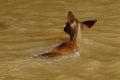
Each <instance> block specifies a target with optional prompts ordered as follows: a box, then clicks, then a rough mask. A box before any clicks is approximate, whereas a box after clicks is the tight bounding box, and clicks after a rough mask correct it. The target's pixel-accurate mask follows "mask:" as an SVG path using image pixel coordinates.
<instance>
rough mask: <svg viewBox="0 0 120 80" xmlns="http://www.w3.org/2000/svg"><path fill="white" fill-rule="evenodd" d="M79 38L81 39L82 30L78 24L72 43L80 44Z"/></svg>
mask: <svg viewBox="0 0 120 80" xmlns="http://www.w3.org/2000/svg"><path fill="white" fill-rule="evenodd" d="M79 38H81V28H80V23H79V22H78V23H77V26H75V33H74V36H73V39H72V40H71V42H72V43H73V44H75V45H77V44H78V43H79Z"/></svg>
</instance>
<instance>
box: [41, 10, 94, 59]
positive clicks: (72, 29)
mask: <svg viewBox="0 0 120 80" xmlns="http://www.w3.org/2000/svg"><path fill="white" fill-rule="evenodd" d="M95 22H96V21H94V20H93V21H86V22H79V21H78V20H77V19H75V18H74V15H73V13H72V12H71V11H69V12H68V16H67V23H66V27H65V28H64V31H65V32H66V33H68V34H69V35H70V41H68V42H65V43H62V44H60V45H59V46H57V47H55V48H53V49H52V51H51V52H48V53H44V54H42V55H41V56H48V57H59V56H68V55H72V54H74V53H75V52H78V51H79V49H78V37H79V36H80V35H79V34H81V28H82V27H83V26H84V25H85V26H88V27H92V26H93V24H94V23H95Z"/></svg>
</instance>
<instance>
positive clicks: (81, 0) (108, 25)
mask: <svg viewBox="0 0 120 80" xmlns="http://www.w3.org/2000/svg"><path fill="white" fill-rule="evenodd" d="M69 10H71V11H73V12H74V14H75V16H76V17H77V18H78V19H79V20H80V21H84V20H89V19H97V20H98V21H97V23H96V24H95V25H94V27H93V28H92V29H87V28H86V29H84V31H83V32H82V34H83V35H82V40H81V42H80V44H79V46H80V57H72V58H67V59H63V60H60V61H58V60H54V61H53V60H51V59H41V58H38V57H37V58H36V57H34V56H35V55H38V54H41V53H43V52H45V51H48V50H49V49H51V48H53V47H55V46H56V45H58V44H60V43H61V42H64V41H66V40H68V39H69V37H68V35H67V34H65V33H64V31H63V28H64V26H65V22H66V15H67V12H68V11H69ZM0 80H120V0H69V1H67V0H0Z"/></svg>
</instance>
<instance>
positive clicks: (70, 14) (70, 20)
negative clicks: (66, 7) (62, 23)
mask: <svg viewBox="0 0 120 80" xmlns="http://www.w3.org/2000/svg"><path fill="white" fill-rule="evenodd" d="M74 19H75V18H74V15H73V13H72V11H69V12H68V15H67V22H69V23H71V22H74Z"/></svg>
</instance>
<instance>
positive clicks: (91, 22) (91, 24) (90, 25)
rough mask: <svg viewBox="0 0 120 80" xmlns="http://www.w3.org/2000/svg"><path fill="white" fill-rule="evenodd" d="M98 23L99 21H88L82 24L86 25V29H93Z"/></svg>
mask: <svg viewBox="0 0 120 80" xmlns="http://www.w3.org/2000/svg"><path fill="white" fill-rule="evenodd" d="M96 22H97V20H96V19H94V20H87V21H84V22H82V23H83V25H85V26H86V27H88V28H91V27H92V26H93V25H94V24H95V23H96Z"/></svg>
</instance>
